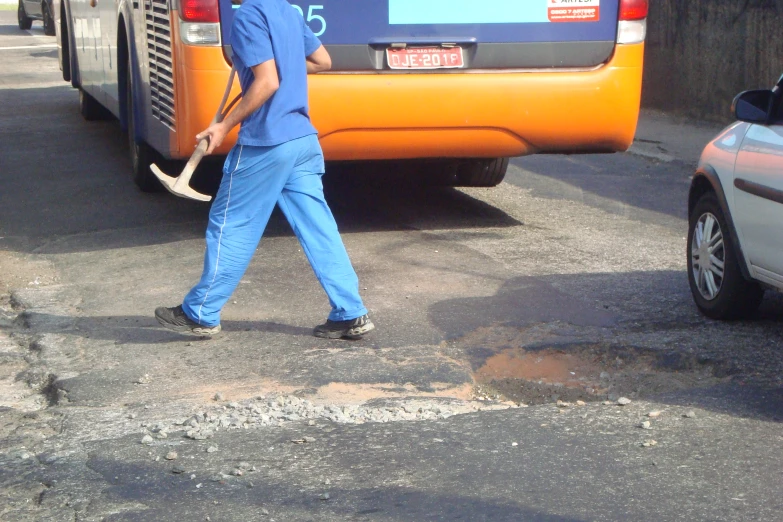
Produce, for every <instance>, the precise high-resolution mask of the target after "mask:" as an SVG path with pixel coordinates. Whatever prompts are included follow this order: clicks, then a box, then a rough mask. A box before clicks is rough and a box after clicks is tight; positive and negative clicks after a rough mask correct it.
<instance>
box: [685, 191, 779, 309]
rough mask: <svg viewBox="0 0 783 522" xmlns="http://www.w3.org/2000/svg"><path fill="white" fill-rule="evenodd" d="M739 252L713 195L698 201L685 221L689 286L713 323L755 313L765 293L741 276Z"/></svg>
mask: <svg viewBox="0 0 783 522" xmlns="http://www.w3.org/2000/svg"><path fill="white" fill-rule="evenodd" d="M739 263H740V261H739V251H738V249H737V248H736V246H735V243H734V238H733V237H732V235H731V233H730V232H729V228H728V226H727V224H726V218H725V216H724V214H723V209H722V208H721V206H720V203H718V198H717V197H716V196H715V194H714V193H712V192H708V193H707V194H704V195H703V196H702V197H701V198H699V200H698V202H697V203H696V205H695V207H694V208H693V212H691V215H690V219H689V220H688V282H689V283H690V287H691V293H692V294H693V299H694V301H695V302H696V306H697V307H698V308H699V310H700V311H701V312H702V313H703V314H704V315H706V316H707V317H711V318H713V319H736V318H740V317H747V316H749V315H751V314H753V312H755V311H756V310H757V309H758V307H759V305H760V304H761V300H762V298H763V297H764V289H763V288H762V287H761V286H760V285H759V284H758V283H755V282H752V281H748V280H746V279H745V278H744V277H743V276H742V271H741V269H740V265H739Z"/></svg>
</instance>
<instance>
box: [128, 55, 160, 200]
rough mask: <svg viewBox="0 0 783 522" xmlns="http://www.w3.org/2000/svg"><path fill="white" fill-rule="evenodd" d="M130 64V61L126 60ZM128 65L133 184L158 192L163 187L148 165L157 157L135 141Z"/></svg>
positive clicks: (150, 149)
mask: <svg viewBox="0 0 783 522" xmlns="http://www.w3.org/2000/svg"><path fill="white" fill-rule="evenodd" d="M128 61H129V62H130V60H128ZM131 74H132V71H131V69H130V65H128V75H127V88H126V89H125V92H126V96H127V103H126V104H125V106H126V107H127V109H128V146H129V148H130V159H131V173H132V175H133V182H134V183H136V186H137V187H139V189H141V191H142V192H158V191H159V190H160V189H162V188H163V187H162V186H161V184H160V181H158V178H156V177H155V175H154V174H153V173H152V171H151V170H150V165H152V164H153V163H155V161H156V159H158V158H157V155H156V154H155V151H154V150H153V149H152V148H151V147H150V146H149V145H147V144H146V143H145V142H143V141H142V142H139V141H137V140H136V117H135V112H136V111H135V110H134V105H133V87H132V83H131Z"/></svg>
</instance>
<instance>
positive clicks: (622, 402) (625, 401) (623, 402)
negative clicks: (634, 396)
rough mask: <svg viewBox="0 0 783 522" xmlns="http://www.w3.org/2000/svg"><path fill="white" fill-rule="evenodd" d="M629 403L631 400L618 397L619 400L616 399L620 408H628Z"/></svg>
mask: <svg viewBox="0 0 783 522" xmlns="http://www.w3.org/2000/svg"><path fill="white" fill-rule="evenodd" d="M631 402H633V401H631V399H629V398H628V397H620V398H619V399H617V404H619V405H620V406H628V405H629V404H631Z"/></svg>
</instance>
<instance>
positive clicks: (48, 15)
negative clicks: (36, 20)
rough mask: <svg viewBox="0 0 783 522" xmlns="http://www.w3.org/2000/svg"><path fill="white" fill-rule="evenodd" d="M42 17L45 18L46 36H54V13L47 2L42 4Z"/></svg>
mask: <svg viewBox="0 0 783 522" xmlns="http://www.w3.org/2000/svg"><path fill="white" fill-rule="evenodd" d="M41 15H42V16H43V29H44V34H45V35H47V36H54V18H52V11H51V9H49V4H47V3H46V2H42V3H41Z"/></svg>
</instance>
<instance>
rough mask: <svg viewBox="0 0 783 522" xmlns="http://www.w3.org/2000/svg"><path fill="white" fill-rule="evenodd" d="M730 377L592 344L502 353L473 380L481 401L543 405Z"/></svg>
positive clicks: (692, 363) (704, 364) (668, 357)
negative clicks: (492, 400) (485, 399)
mask: <svg viewBox="0 0 783 522" xmlns="http://www.w3.org/2000/svg"><path fill="white" fill-rule="evenodd" d="M731 373H732V368H730V367H724V366H722V365H720V364H718V363H717V362H716V361H712V360H708V359H703V358H699V357H696V356H690V355H687V354H682V353H678V352H668V353H661V352H654V351H651V350H644V349H639V348H632V347H617V346H611V345H603V344H593V345H569V346H558V347H556V348H555V347H551V348H543V349H524V348H509V349H506V350H502V351H501V352H499V353H497V354H496V355H493V356H491V357H489V358H487V359H486V361H485V363H484V365H483V366H481V367H480V368H479V369H478V370H477V371H476V372H475V379H476V394H477V396H478V397H479V398H489V399H499V400H504V401H513V402H516V403H524V404H544V403H550V402H555V401H557V400H562V401H576V400H583V401H585V402H587V401H602V400H607V399H608V400H615V399H616V398H618V397H621V396H625V397H628V398H648V397H653V396H655V395H659V394H663V393H668V392H673V391H678V390H684V389H690V388H699V387H706V386H712V385H715V384H718V383H719V382H723V381H725V379H726V377H727V376H728V375H731Z"/></svg>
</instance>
